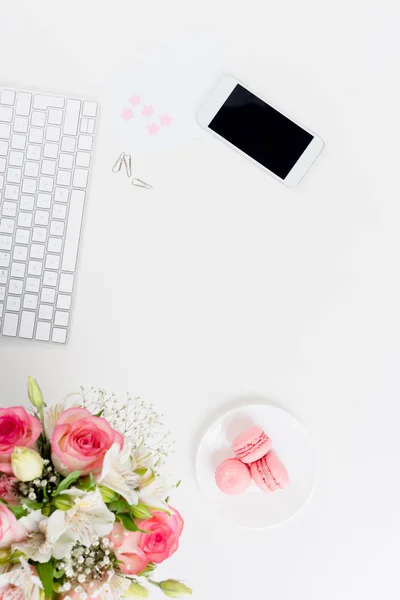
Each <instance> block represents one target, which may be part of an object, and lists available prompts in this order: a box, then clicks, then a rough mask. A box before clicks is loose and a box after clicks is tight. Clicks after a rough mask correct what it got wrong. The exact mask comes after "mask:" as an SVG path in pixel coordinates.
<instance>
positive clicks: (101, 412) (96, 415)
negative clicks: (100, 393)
mask: <svg viewBox="0 0 400 600" xmlns="http://www.w3.org/2000/svg"><path fill="white" fill-rule="evenodd" d="M103 412H104V408H102V409H101V410H99V412H98V413H96V414H95V415H93V416H94V417H101V415H102V414H103Z"/></svg>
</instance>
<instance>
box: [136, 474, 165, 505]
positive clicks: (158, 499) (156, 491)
mask: <svg viewBox="0 0 400 600" xmlns="http://www.w3.org/2000/svg"><path fill="white" fill-rule="evenodd" d="M171 489H172V486H171V485H170V484H169V483H168V481H167V480H166V479H165V478H164V477H156V478H155V479H153V481H152V482H151V483H149V484H148V485H145V486H143V487H141V488H140V492H139V502H140V503H141V504H145V505H146V506H153V507H160V508H166V509H167V508H168V505H167V503H166V502H165V499H166V498H167V497H168V496H169V495H170V492H171Z"/></svg>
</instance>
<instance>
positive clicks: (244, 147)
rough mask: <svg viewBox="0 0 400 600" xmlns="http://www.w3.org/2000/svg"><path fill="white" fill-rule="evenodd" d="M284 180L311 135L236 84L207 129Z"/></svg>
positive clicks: (311, 137)
mask: <svg viewBox="0 0 400 600" xmlns="http://www.w3.org/2000/svg"><path fill="white" fill-rule="evenodd" d="M208 127H209V128H210V129H212V131H215V133H217V134H218V135H220V136H221V137H223V138H225V139H226V140H227V141H228V142H230V143H231V144H233V145H234V146H236V147H237V148H238V149H239V150H241V151H242V152H245V153H246V154H248V155H249V156H250V157H251V158H253V159H254V160H256V161H257V162H259V163H260V164H261V165H263V166H264V167H266V168H267V169H269V170H270V171H272V172H273V173H275V175H277V176H278V177H280V178H281V179H285V177H286V176H287V175H288V173H289V172H290V171H291V170H292V168H293V167H294V165H295V164H296V162H297V161H298V160H299V158H300V156H301V155H302V154H303V152H304V150H305V149H306V148H307V146H308V145H309V144H310V143H311V141H312V140H313V136H312V135H311V134H310V133H308V131H305V130H304V129H302V128H301V127H300V126H299V125H297V124H296V123H293V121H291V120H290V119H288V118H287V117H285V116H284V115H282V114H281V113H280V112H278V111H277V110H275V108H272V106H269V105H268V104H266V103H265V102H264V101H263V100H261V99H260V98H258V97H257V96H254V94H252V93H251V92H249V90H246V89H245V88H244V87H242V86H241V85H240V84H237V85H236V87H235V88H234V90H233V91H232V93H231V94H230V96H229V97H228V98H227V99H226V101H225V103H224V104H223V105H222V106H221V108H220V109H219V111H218V112H217V114H216V115H215V117H214V118H213V120H212V121H211V123H210V124H209V126H208Z"/></svg>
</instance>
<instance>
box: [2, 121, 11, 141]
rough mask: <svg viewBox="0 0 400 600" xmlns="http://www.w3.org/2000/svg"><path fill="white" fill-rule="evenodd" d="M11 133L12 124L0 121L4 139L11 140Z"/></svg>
mask: <svg viewBox="0 0 400 600" xmlns="http://www.w3.org/2000/svg"><path fill="white" fill-rule="evenodd" d="M10 135H11V125H6V124H5V123H0V138H2V139H3V140H9V139H10Z"/></svg>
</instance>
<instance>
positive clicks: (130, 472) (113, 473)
mask: <svg viewBox="0 0 400 600" xmlns="http://www.w3.org/2000/svg"><path fill="white" fill-rule="evenodd" d="M136 468H137V463H136V460H135V458H134V457H133V455H132V445H131V444H130V443H128V442H126V441H125V444H124V448H123V449H122V450H120V447H119V445H118V444H113V445H112V446H111V448H110V449H109V450H108V451H107V452H106V454H105V456H104V462H103V469H102V471H101V473H100V475H99V476H98V477H97V478H96V480H97V483H101V484H102V485H105V486H107V487H108V488H110V489H111V490H113V491H114V492H116V493H117V494H121V496H122V497H123V498H125V500H126V501H127V502H128V504H131V505H132V504H137V503H138V497H139V496H138V493H137V488H138V487H139V484H140V481H141V479H142V478H141V477H140V476H139V475H137V474H136V473H134V470H135V469H136Z"/></svg>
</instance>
